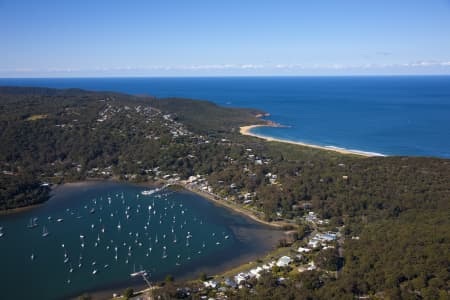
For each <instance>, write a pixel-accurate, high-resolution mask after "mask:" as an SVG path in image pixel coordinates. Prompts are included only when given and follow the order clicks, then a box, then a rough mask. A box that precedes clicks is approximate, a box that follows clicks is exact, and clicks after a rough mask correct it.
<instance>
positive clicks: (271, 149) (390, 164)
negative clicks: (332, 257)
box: [0, 87, 450, 299]
mask: <svg viewBox="0 0 450 300" xmlns="http://www.w3.org/2000/svg"><path fill="white" fill-rule="evenodd" d="M0 112H1V113H0V128H1V131H0V139H1V141H2V143H1V145H0V171H1V174H2V175H1V176H0V186H1V189H0V209H9V208H14V207H21V206H26V205H30V204H34V203H40V202H43V201H45V200H46V199H47V198H48V189H47V188H45V187H44V186H42V185H41V183H43V182H53V183H61V182H66V181H74V180H85V179H89V178H120V179H122V180H129V181H133V182H142V181H148V180H150V181H158V180H161V179H163V178H172V179H176V178H177V179H179V180H185V179H188V178H189V177H190V176H194V175H197V174H200V175H201V176H202V178H204V179H205V182H206V183H207V185H208V187H209V188H210V189H211V190H212V191H214V193H215V194H216V195H220V196H221V197H224V198H225V197H226V198H227V199H228V200H229V201H232V202H234V203H236V204H237V205H242V206H246V207H249V208H251V209H254V210H255V211H257V212H258V213H260V215H261V216H262V217H263V218H265V219H266V220H269V221H270V220H274V219H278V218H282V219H283V220H287V221H290V222H292V224H296V223H299V222H300V220H301V218H302V216H303V215H304V214H305V213H307V212H308V211H310V210H313V211H315V212H317V213H318V214H319V215H320V216H321V217H322V218H324V219H327V220H329V221H330V228H334V227H338V226H342V225H344V228H345V230H344V231H345V232H344V238H345V246H344V250H345V251H344V255H343V267H342V269H341V270H340V276H339V277H338V278H336V277H334V276H331V275H330V273H329V272H324V271H323V270H322V271H321V270H319V271H311V272H306V273H301V274H295V275H294V274H293V275H292V277H291V278H289V280H288V281H286V282H285V283H283V284H282V285H280V284H276V281H275V283H274V278H266V279H265V280H263V281H260V282H258V284H257V285H256V287H255V291H256V294H252V295H248V294H246V293H247V292H246V291H245V290H242V291H239V292H237V293H234V294H232V295H230V297H231V298H238V299H241V298H242V299H247V298H252V299H268V298H270V299H332V298H335V299H345V298H348V299H353V298H354V297H355V296H364V297H380V298H390V299H438V298H441V299H446V298H447V297H448V286H449V280H450V277H449V265H450V257H449V252H448V249H450V207H449V202H450V201H449V200H450V185H449V182H450V160H447V159H439V158H423V157H373V158H363V157H359V156H354V155H342V154H338V153H335V152H330V151H323V150H317V149H311V148H307V147H301V146H295V145H289V144H281V143H275V142H265V141H262V140H260V139H257V138H253V137H246V136H241V135H240V134H239V130H238V128H239V126H242V125H248V124H255V123H260V122H262V121H261V120H260V119H258V118H256V117H255V114H257V113H261V112H260V111H257V110H253V109H233V108H223V107H220V106H217V105H215V104H212V103H209V102H204V101H194V100H186V99H155V98H151V97H135V96H130V95H123V94H117V93H108V92H87V91H82V90H76V89H71V90H54V89H41V88H14V87H3V88H0ZM355 236H357V237H358V238H359V239H352V237H355Z"/></svg>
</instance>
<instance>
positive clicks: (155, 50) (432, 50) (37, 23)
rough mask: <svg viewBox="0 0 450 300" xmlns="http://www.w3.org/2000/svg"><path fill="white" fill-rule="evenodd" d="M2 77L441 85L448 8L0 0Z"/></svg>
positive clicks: (425, 2) (449, 57)
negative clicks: (429, 78) (393, 79)
mask: <svg viewBox="0 0 450 300" xmlns="http://www.w3.org/2000/svg"><path fill="white" fill-rule="evenodd" d="M0 45H1V46H0V77H82V76H93V77H95V76H227V75H238V76H246V75H356V74H362V75H378V74H388V75H395V74H450V0H373V1H361V0H335V1H333V0H328V1H325V0H314V1H312V0H310V1H306V0H305V1H301V0H294V1H289V0H273V1H265V0H258V1H252V0H239V1H235V0H226V1H225V0H224V1H214V0H160V1H156V0H143V1H138V0H130V1H125V0H89V1H86V0H76V1H69V0H53V1H52V0H39V1H37V0H36V1H35V0H29V1H24V0H0Z"/></svg>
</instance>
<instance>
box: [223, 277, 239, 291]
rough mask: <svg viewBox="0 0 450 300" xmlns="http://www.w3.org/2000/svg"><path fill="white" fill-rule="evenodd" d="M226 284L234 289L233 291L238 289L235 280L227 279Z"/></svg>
mask: <svg viewBox="0 0 450 300" xmlns="http://www.w3.org/2000/svg"><path fill="white" fill-rule="evenodd" d="M225 284H226V285H228V286H229V287H232V288H233V289H235V288H237V284H236V282H234V280H232V279H230V278H225Z"/></svg>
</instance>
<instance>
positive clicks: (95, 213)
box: [0, 181, 282, 299]
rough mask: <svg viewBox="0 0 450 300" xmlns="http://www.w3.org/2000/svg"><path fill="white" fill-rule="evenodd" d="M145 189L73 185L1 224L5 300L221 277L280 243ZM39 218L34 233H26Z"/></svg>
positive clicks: (252, 227) (274, 234) (227, 215)
mask: <svg viewBox="0 0 450 300" xmlns="http://www.w3.org/2000/svg"><path fill="white" fill-rule="evenodd" d="M144 190H152V191H153V190H154V188H153V189H149V188H148V187H144V186H139V185H131V184H125V183H117V182H109V181H99V182H83V183H74V184H66V185H62V186H58V187H57V188H56V189H54V190H53V196H52V198H51V199H50V200H49V201H48V202H47V203H44V204H43V205H40V206H37V207H34V208H31V209H28V210H25V211H23V212H19V213H15V214H11V215H3V216H0V226H1V227H3V229H2V232H3V234H4V235H3V236H2V237H1V238H0V249H1V255H0V265H1V266H2V267H1V270H0V282H1V284H0V286H1V287H2V297H3V298H5V299H29V298H30V297H37V298H39V299H66V298H68V297H73V296H76V295H79V294H81V293H83V292H95V291H102V290H103V291H104V290H107V291H108V292H107V293H106V294H107V295H111V294H112V292H113V291H114V292H118V293H120V292H122V291H123V290H124V289H125V288H126V287H128V286H134V287H142V286H143V285H145V283H144V281H143V279H142V278H140V276H137V277H136V278H131V277H130V274H131V273H133V272H135V271H139V270H146V271H147V272H148V273H149V279H150V281H155V280H162V279H163V278H164V277H165V276H166V275H167V274H172V275H174V276H175V277H176V278H192V277H197V276H198V274H199V273H200V272H201V271H206V272H207V273H208V274H215V273H217V272H220V271H223V270H225V269H227V268H229V267H231V266H236V265H238V264H240V263H243V262H247V261H248V260H251V259H255V258H256V257H258V256H261V255H264V254H265V253H266V252H268V251H269V250H270V249H272V247H273V245H274V243H275V242H276V241H277V240H278V239H280V238H281V236H282V232H280V231H276V230H273V229H271V228H268V227H267V226H263V225H260V224H257V223H255V222H254V221H252V220H250V219H248V218H245V217H243V216H241V215H238V214H235V213H233V212H231V211H230V210H228V209H225V208H222V207H218V206H216V205H214V204H213V203H211V202H209V201H208V200H206V199H204V198H202V197H200V196H198V195H196V194H193V193H190V192H183V191H177V192H174V191H170V190H167V189H166V190H160V191H158V190H156V191H155V192H153V193H152V194H151V195H142V193H141V192H142V191H144ZM33 219H34V220H35V224H36V226H35V227H34V228H29V225H30V222H31V223H33V222H34V221H33ZM58 220H59V221H58ZM44 227H45V229H46V231H47V232H48V235H47V236H43V235H44V234H43V232H44ZM116 249H117V250H116ZM94 273H95V274H94Z"/></svg>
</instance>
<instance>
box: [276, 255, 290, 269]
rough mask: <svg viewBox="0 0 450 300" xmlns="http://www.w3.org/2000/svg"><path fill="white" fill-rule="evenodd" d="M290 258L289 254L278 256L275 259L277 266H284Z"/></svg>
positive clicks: (288, 262)
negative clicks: (276, 259) (278, 257)
mask: <svg viewBox="0 0 450 300" xmlns="http://www.w3.org/2000/svg"><path fill="white" fill-rule="evenodd" d="M291 261H292V259H291V258H290V257H289V256H282V257H280V259H278V261H277V266H278V267H286V266H287V265H289V264H290V263H291Z"/></svg>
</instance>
